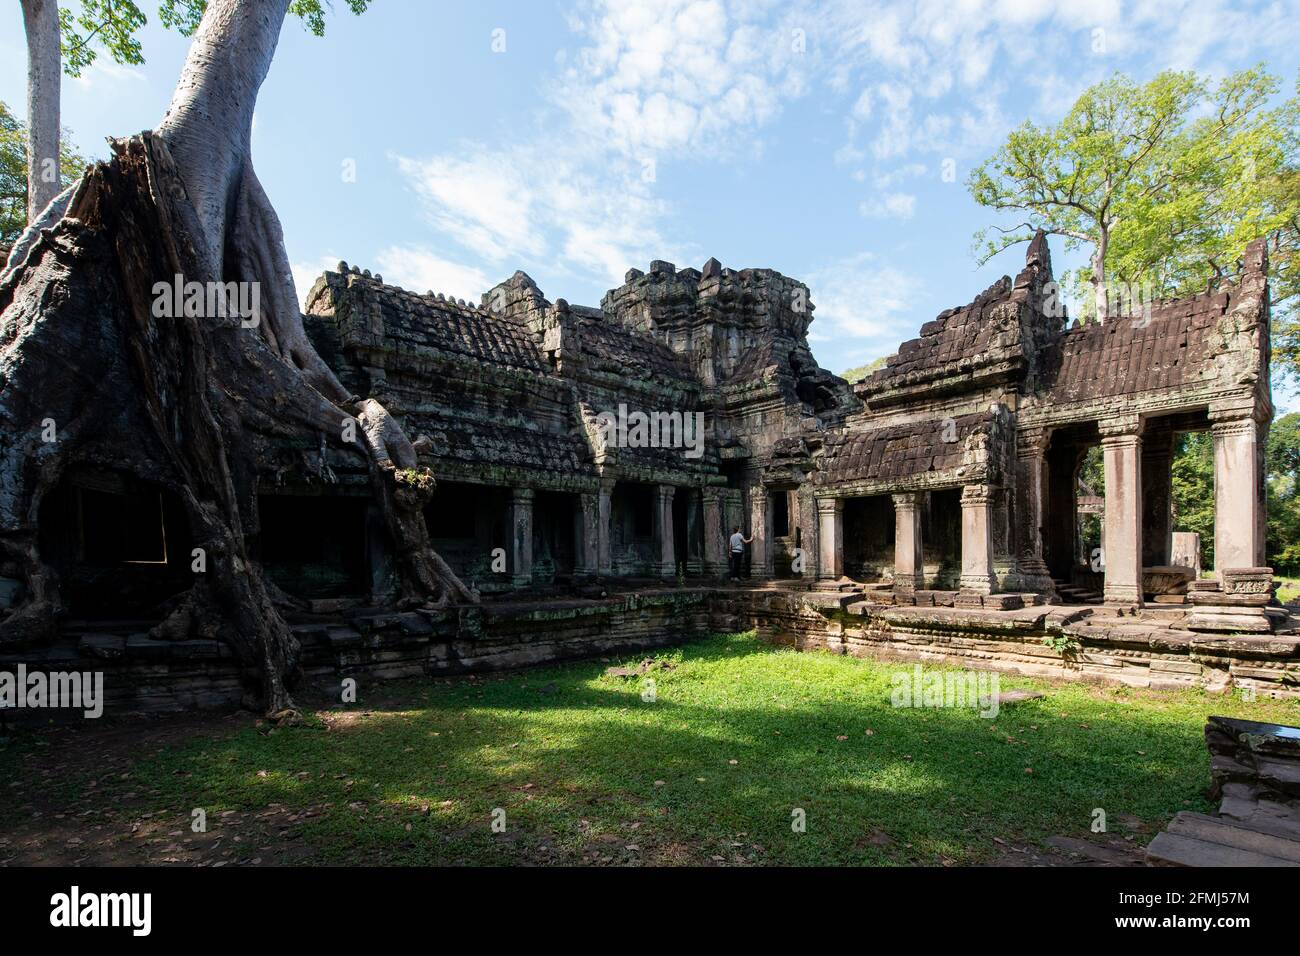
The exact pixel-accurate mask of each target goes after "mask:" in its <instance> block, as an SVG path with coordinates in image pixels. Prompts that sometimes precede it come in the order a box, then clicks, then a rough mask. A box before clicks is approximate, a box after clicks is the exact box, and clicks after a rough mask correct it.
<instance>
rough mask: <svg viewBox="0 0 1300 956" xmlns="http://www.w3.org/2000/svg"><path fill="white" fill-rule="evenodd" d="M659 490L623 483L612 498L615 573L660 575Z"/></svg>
mask: <svg viewBox="0 0 1300 956" xmlns="http://www.w3.org/2000/svg"><path fill="white" fill-rule="evenodd" d="M656 490H657V489H656V486H655V485H649V484H641V483H637V482H623V481H620V482H619V483H618V484H616V485H615V486H614V493H613V494H612V495H611V497H610V519H609V526H610V527H609V539H610V556H611V559H612V562H613V565H614V573H615V574H621V575H633V576H643V577H657V576H658V575H659V552H658V548H657V542H656V541H655V521H654V509H655V505H656V502H655V494H656Z"/></svg>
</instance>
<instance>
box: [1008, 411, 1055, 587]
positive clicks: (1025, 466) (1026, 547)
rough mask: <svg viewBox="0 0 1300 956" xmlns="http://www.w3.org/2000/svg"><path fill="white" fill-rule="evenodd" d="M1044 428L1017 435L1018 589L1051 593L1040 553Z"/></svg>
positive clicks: (1044, 485) (1043, 519) (1044, 498)
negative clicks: (1020, 587)
mask: <svg viewBox="0 0 1300 956" xmlns="http://www.w3.org/2000/svg"><path fill="white" fill-rule="evenodd" d="M1048 437H1049V433H1048V431H1047V429H1045V428H1034V429H1027V430H1025V431H1021V432H1019V433H1017V435H1016V552H1017V562H1016V563H1017V566H1018V569H1019V572H1020V581H1021V586H1022V587H1025V588H1028V589H1030V590H1032V591H1037V592H1039V593H1040V594H1050V593H1051V592H1052V590H1053V585H1052V575H1051V572H1050V571H1048V568H1047V559H1046V557H1045V554H1044V551H1043V527H1044V525H1045V524H1046V517H1045V515H1046V509H1047V494H1048V492H1047V442H1048Z"/></svg>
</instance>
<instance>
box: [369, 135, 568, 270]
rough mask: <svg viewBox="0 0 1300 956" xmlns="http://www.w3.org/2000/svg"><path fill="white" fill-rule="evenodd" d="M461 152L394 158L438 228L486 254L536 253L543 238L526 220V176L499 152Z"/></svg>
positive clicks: (530, 194)
mask: <svg viewBox="0 0 1300 956" xmlns="http://www.w3.org/2000/svg"><path fill="white" fill-rule="evenodd" d="M467 152H468V155H465V153H457V154H456V155H448V156H435V157H433V158H431V159H426V160H415V159H408V158H406V157H403V156H397V157H394V158H395V159H396V161H397V166H398V169H399V170H400V171H401V172H402V174H403V175H404V176H405V177H406V179H407V181H408V182H409V183H410V184H411V187H412V188H413V189H414V190H415V193H416V195H418V196H419V197H420V198H421V199H422V200H423V201H424V204H425V208H426V210H427V212H428V214H429V216H430V218H431V220H432V223H433V225H434V226H435V227H436V228H437V229H438V230H439V231H440V232H444V233H447V234H449V235H451V236H452V237H453V238H455V239H456V240H457V241H458V242H460V243H461V244H462V245H464V246H466V247H467V248H469V249H472V250H473V251H474V252H476V253H478V254H479V255H481V256H483V257H485V258H487V259H493V260H497V261H500V260H502V259H505V258H506V257H508V256H512V255H529V256H536V255H540V254H541V252H542V250H543V249H544V248H545V243H544V241H543V239H542V237H541V236H540V235H539V234H538V233H537V231H536V227H535V225H534V223H533V221H532V215H533V205H534V198H535V194H534V190H533V187H532V185H531V184H530V182H529V179H530V177H528V176H527V175H526V174H525V172H524V170H522V169H521V168H520V167H519V166H518V165H517V164H516V163H515V162H513V161H512V159H511V158H510V157H509V156H507V155H505V154H499V153H492V152H490V151H488V150H486V149H482V148H473V149H470V150H468V151H467Z"/></svg>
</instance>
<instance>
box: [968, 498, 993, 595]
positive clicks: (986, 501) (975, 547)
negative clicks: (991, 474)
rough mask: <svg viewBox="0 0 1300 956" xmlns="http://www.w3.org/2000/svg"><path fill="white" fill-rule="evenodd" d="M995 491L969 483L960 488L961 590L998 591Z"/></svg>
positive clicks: (978, 592) (987, 592) (983, 592)
mask: <svg viewBox="0 0 1300 956" xmlns="http://www.w3.org/2000/svg"><path fill="white" fill-rule="evenodd" d="M995 494H996V492H995V490H994V489H992V488H989V487H988V486H987V485H967V486H966V487H964V488H963V489H962V491H961V589H962V590H963V591H973V592H975V593H977V594H992V593H993V592H994V591H996V590H997V582H996V581H995V580H994V578H993V534H992V529H991V527H990V515H989V511H990V506H991V505H992V503H993V500H994V497H995Z"/></svg>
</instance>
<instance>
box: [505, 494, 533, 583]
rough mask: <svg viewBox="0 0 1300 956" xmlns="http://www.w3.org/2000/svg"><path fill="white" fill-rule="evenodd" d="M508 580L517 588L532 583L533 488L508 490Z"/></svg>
mask: <svg viewBox="0 0 1300 956" xmlns="http://www.w3.org/2000/svg"><path fill="white" fill-rule="evenodd" d="M510 528H511V533H510V580H511V582H512V583H513V584H514V586H515V587H517V588H523V587H528V585H530V584H532V583H533V489H531V488H514V489H512V490H511V492H510Z"/></svg>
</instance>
